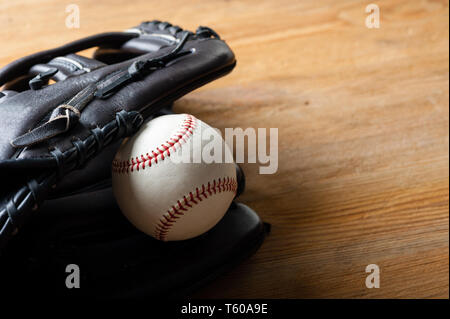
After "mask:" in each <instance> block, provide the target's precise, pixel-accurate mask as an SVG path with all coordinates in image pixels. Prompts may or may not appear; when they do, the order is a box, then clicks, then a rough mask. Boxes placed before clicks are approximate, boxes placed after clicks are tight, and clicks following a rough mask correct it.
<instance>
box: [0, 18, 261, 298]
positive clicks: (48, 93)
mask: <svg viewBox="0 0 450 319" xmlns="http://www.w3.org/2000/svg"><path fill="white" fill-rule="evenodd" d="M92 47H97V49H96V51H95V53H94V55H93V57H92V58H87V57H85V56H82V55H80V54H77V53H78V52H80V51H82V50H86V49H89V48H92ZM235 64H236V61H235V57H234V54H233V52H232V51H231V50H230V48H229V47H228V46H227V44H226V43H225V42H224V41H222V40H221V39H220V37H219V36H218V34H217V33H216V32H214V31H213V30H212V29H210V28H208V27H199V28H198V29H197V31H196V32H195V33H194V32H189V31H185V30H183V29H181V28H179V27H177V26H173V25H171V24H169V23H167V22H160V21H152V22H144V23H142V24H141V25H139V26H137V27H135V28H132V29H129V30H127V31H125V32H113V33H104V34H99V35H94V36H91V37H88V38H84V39H81V40H78V41H75V42H72V43H69V44H66V45H64V46H61V47H59V48H56V49H52V50H48V51H43V52H39V53H36V54H32V55H30V56H27V57H25V58H21V59H19V60H17V61H15V62H13V63H11V64H9V65H7V66H6V67H4V68H3V69H0V87H1V86H3V90H2V91H0V181H1V183H0V250H1V255H0V274H1V275H0V281H1V282H2V287H9V291H10V294H11V295H13V294H14V291H15V292H17V294H20V295H23V294H24V291H28V292H30V293H35V292H41V293H42V292H43V291H45V292H47V293H50V294H55V293H58V294H61V293H63V294H81V295H90V296H105V297H108V296H128V297H130V296H138V297H139V296H148V295H159V296H162V295H163V296H164V295H184V294H186V293H189V292H191V291H192V290H193V289H194V288H195V287H197V286H199V285H200V284H203V283H205V282H207V281H209V280H210V279H212V278H214V277H215V276H217V275H218V274H220V273H221V272H223V271H225V270H226V269H228V268H229V267H231V266H232V265H234V264H236V263H237V262H239V261H240V260H242V259H243V258H245V257H247V256H248V255H250V254H251V253H252V252H253V251H255V250H256V249H257V248H258V247H259V245H260V244H261V243H262V241H263V238H264V234H265V228H264V226H263V224H262V223H261V221H260V219H259V218H258V216H257V215H256V213H255V212H253V211H252V210H251V209H250V208H248V207H246V206H245V205H242V204H239V203H236V202H233V204H232V206H231V207H230V210H229V211H228V213H227V214H226V215H225V217H224V218H223V220H222V221H221V222H220V223H219V224H218V225H217V226H215V227H214V228H213V229H212V230H211V231H209V232H208V233H207V234H205V235H203V236H200V237H198V238H195V239H192V240H188V241H184V242H178V243H163V242H159V241H157V240H155V239H153V238H151V237H149V236H146V235H145V234H143V233H140V232H139V231H138V230H136V229H135V228H134V227H132V226H131V225H130V224H129V223H128V221H126V220H125V218H124V217H123V216H122V214H121V213H120V209H119V208H118V207H117V204H116V203H115V200H114V197H113V195H112V192H111V183H110V177H111V171H110V164H111V162H112V160H113V157H114V154H115V152H116V150H117V148H118V146H119V145H120V142H121V141H122V139H123V138H124V137H126V136H130V135H132V134H133V133H135V132H136V131H137V130H138V129H139V127H140V126H141V125H142V123H143V122H144V121H146V120H149V119H151V118H153V117H155V116H158V115H160V114H162V113H167V112H169V113H170V112H171V110H170V108H168V107H167V106H170V105H171V103H172V102H173V101H175V100H176V99H178V98H180V97H181V96H183V95H184V94H186V93H188V92H190V91H192V90H194V89H196V88H198V87H200V86H202V85H204V84H206V83H208V82H210V81H212V80H214V79H217V78H219V77H221V76H223V75H225V74H227V73H229V72H230V71H231V70H232V69H233V68H234V66H235ZM237 169H238V176H239V191H238V194H239V193H241V192H242V191H243V188H244V178H243V174H242V171H241V170H240V169H239V168H238V167H237ZM225 234H226V235H225ZM72 263H75V264H77V265H79V267H80V269H81V276H82V277H81V278H82V283H83V284H82V288H83V287H84V288H85V289H73V290H69V289H67V285H66V284H65V278H66V277H67V272H66V271H67V269H66V267H67V265H69V264H72ZM181 265H182V267H180V266H181ZM18 278H20V279H18Z"/></svg>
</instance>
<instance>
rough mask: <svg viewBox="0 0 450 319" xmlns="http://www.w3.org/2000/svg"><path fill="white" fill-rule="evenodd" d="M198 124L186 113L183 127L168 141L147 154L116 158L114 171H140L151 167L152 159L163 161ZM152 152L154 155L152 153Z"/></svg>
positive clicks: (113, 164) (155, 161) (119, 172)
mask: <svg viewBox="0 0 450 319" xmlns="http://www.w3.org/2000/svg"><path fill="white" fill-rule="evenodd" d="M196 126H197V119H196V118H195V117H194V116H192V115H190V114H186V117H185V119H184V120H183V124H182V125H181V129H180V130H179V131H177V132H176V133H175V135H174V136H172V137H170V138H169V140H168V141H166V142H165V143H163V144H161V145H160V146H158V147H156V149H155V150H151V151H149V152H148V153H146V154H145V155H143V154H141V155H138V156H136V157H134V158H131V159H129V160H125V161H120V160H117V159H114V160H113V162H112V171H113V172H114V173H116V174H129V173H131V172H134V171H135V170H136V171H139V170H140V169H145V168H146V167H147V166H148V167H151V166H152V161H154V163H155V164H157V163H158V157H159V158H160V160H162V161H163V160H164V159H165V158H166V157H169V156H170V154H171V153H172V152H176V150H177V148H176V146H178V147H181V146H182V145H183V144H184V143H186V142H187V139H186V137H189V136H191V135H192V134H193V133H194V129H195V128H196ZM150 153H151V154H152V155H150Z"/></svg>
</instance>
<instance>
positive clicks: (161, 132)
mask: <svg viewBox="0 0 450 319" xmlns="http://www.w3.org/2000/svg"><path fill="white" fill-rule="evenodd" d="M205 130H207V132H208V133H209V135H211V136H210V137H212V138H210V139H204V138H202V136H201V135H202V132H204V131H205ZM196 142H197V143H196ZM205 146H206V147H207V148H208V149H209V150H210V149H214V150H223V151H224V152H230V150H229V148H228V146H227V145H226V144H225V142H224V141H223V139H222V137H221V135H220V133H218V132H217V131H215V130H213V129H212V128H211V127H210V126H209V125H207V124H206V123H204V122H202V121H200V120H199V119H197V118H195V117H194V116H192V115H189V114H176V115H165V116H161V117H157V118H155V119H153V120H151V121H149V122H147V123H145V124H144V125H143V126H142V127H141V129H140V130H139V131H138V132H137V133H136V134H135V135H134V136H133V137H131V138H129V139H126V140H125V141H124V142H123V144H122V145H121V146H120V148H119V150H118V152H117V154H116V156H115V158H114V160H113V163H112V183H113V191H114V195H115V198H116V200H117V202H118V204H119V207H120V208H121V210H122V212H123V214H124V215H125V216H126V217H127V218H128V220H129V221H130V222H131V223H132V224H133V225H135V226H136V227H137V228H138V229H139V230H141V231H143V232H144V233H146V234H148V235H151V236H153V237H154V238H156V239H159V240H163V241H173V240H184V239H189V238H193V237H196V236H199V235H201V234H203V233H205V232H207V231H208V230H210V229H211V228H212V227H213V226H214V225H216V224H217V223H218V222H219V220H220V219H221V218H222V217H223V215H224V214H225V212H226V211H227V209H228V208H229V206H230V204H231V201H232V200H233V198H234V196H235V194H236V190H237V180H236V169H235V165H234V163H226V162H224V161H217V162H212V163H209V162H210V161H208V163H206V162H205V161H204V160H203V159H202V160H201V161H196V160H195V159H194V157H195V155H197V156H198V155H199V154H202V150H204V147H205ZM181 153H184V154H188V156H187V157H186V156H185V158H187V159H188V161H183V162H180V158H181V156H180V154H181Z"/></svg>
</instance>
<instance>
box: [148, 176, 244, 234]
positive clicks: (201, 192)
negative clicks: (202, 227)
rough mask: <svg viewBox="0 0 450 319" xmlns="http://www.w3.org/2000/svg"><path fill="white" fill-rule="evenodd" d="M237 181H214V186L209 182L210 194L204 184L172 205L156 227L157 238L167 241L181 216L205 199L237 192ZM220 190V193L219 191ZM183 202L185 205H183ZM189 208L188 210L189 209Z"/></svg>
mask: <svg viewBox="0 0 450 319" xmlns="http://www.w3.org/2000/svg"><path fill="white" fill-rule="evenodd" d="M237 186H238V185H237V181H236V179H234V178H231V177H225V178H223V179H220V178H219V179H218V180H217V181H216V180H213V185H212V186H211V183H210V182H208V193H209V195H207V194H206V190H207V189H206V187H205V185H204V184H202V186H200V187H196V188H195V191H194V192H189V194H188V195H187V196H183V199H182V200H178V201H177V203H176V204H175V205H172V206H171V207H170V209H169V210H168V211H167V214H168V216H167V215H166V214H165V215H163V216H162V217H161V219H160V220H159V223H158V224H157V225H156V227H155V237H156V238H158V239H159V240H166V237H167V234H168V233H169V231H170V229H171V228H172V226H173V224H174V223H175V222H176V220H177V219H179V218H180V216H181V215H184V214H185V213H186V212H187V211H188V210H189V209H190V208H192V207H193V206H195V205H197V204H198V201H196V200H195V199H198V200H199V201H202V200H203V199H202V198H201V196H203V197H204V198H205V199H206V198H208V197H209V196H212V195H216V194H219V193H221V192H233V193H236V191H237ZM217 190H218V191H217ZM182 202H183V203H182ZM187 207H188V208H187Z"/></svg>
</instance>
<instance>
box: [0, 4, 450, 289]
mask: <svg viewBox="0 0 450 319" xmlns="http://www.w3.org/2000/svg"><path fill="white" fill-rule="evenodd" d="M71 3H75V4H78V5H79V6H80V9H81V28H79V29H67V28H66V27H65V18H66V13H65V7H66V5H67V3H65V2H64V1H57V0H40V1H24V0H15V1H12V0H0V39H2V48H1V50H0V64H1V65H4V64H6V63H8V62H10V61H12V60H13V59H15V58H18V57H21V56H23V55H25V54H28V53H32V52H35V51H37V50H41V49H47V48H50V47H54V46H57V45H60V44H62V43H65V42H67V41H71V40H74V39H77V38H79V37H82V36H86V35H90V34H93V33H97V32H104V31H112V30H122V29H125V28H128V27H130V26H133V25H136V24H137V23H139V22H140V21H143V20H150V19H153V18H158V19H160V20H168V21H171V22H174V23H176V24H179V25H181V26H183V27H185V28H187V29H195V28H196V27H197V26H198V25H199V24H201V25H208V26H211V27H213V28H214V29H215V30H216V31H217V32H218V33H219V34H221V35H222V36H223V37H224V38H225V39H226V41H227V42H228V43H229V45H230V46H231V47H232V48H233V50H234V51H235V53H236V56H237V60H238V66H237V68H236V69H235V71H234V72H233V73H232V74H230V75H229V76H227V77H225V78H223V79H221V80H219V81H216V82H214V83H211V84H209V85H207V86H205V87H204V88H201V89H199V90H197V91H195V92H193V93H191V94H189V95H188V96H186V97H184V98H183V99H181V100H180V101H178V102H177V103H176V109H177V111H180V112H190V113H192V114H194V115H196V116H198V117H199V118H201V119H202V120H205V121H206V122H209V123H210V124H211V125H213V126H216V127H220V128H224V127H242V128H246V127H267V128H269V127H274V128H278V129H279V169H278V172H277V173H276V174H275V175H259V174H258V169H257V166H256V165H255V164H245V165H244V169H245V171H246V174H247V181H248V185H247V191H246V193H245V194H244V196H242V198H241V200H242V202H244V203H246V204H248V205H250V206H251V207H252V208H254V209H255V210H256V211H257V212H259V213H260V215H261V216H262V218H263V219H264V220H265V221H266V222H269V223H271V224H272V233H271V234H270V236H269V237H268V238H267V240H266V242H265V243H264V244H263V246H262V248H261V249H260V250H259V251H258V252H257V253H256V254H255V255H254V256H253V257H251V258H250V259H249V260H248V261H246V262H245V263H243V264H242V265H240V266H238V267H237V268H236V269H235V270H233V271H231V272H230V273H228V274H226V275H225V276H223V277H221V278H219V279H218V280H217V281H215V282H214V283H213V284H211V285H209V286H208V287H206V288H204V289H202V290H201V291H200V292H198V293H197V294H196V295H195V296H196V297H235V298H239V297H243V298H345V297H351V298H361V297H368V298H386V297H389V298H391V297H392V298H424V297H425V298H443V297H445V298H448V297H449V288H448V287H449V202H448V201H449V90H448V86H449V49H448V46H449V31H448V30H449V6H448V1H431V0H429V1H425V0H420V1H419V0H417V1H416V0H414V1H408V0H392V1H387V0H382V1H381V0H380V1H376V2H375V3H376V4H378V5H379V7H380V10H381V28H380V29H368V28H366V26H365V19H366V15H367V14H366V13H365V7H366V5H367V4H369V3H370V2H368V1H351V0H342V1H332V0H323V1H295V0H277V1H269V0H258V1H234V0H230V1H200V0H198V1H181V0H180V1H148V0H137V1H132V2H131V1H118V0H113V1H89V0H75V1H71ZM372 263H374V264H377V265H379V266H380V268H381V288H379V289H367V288H366V287H365V278H366V275H367V274H366V273H365V267H366V266H367V265H368V264H372Z"/></svg>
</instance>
